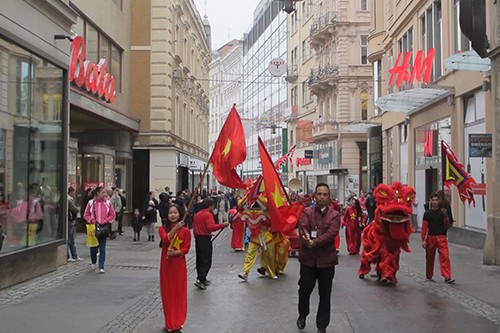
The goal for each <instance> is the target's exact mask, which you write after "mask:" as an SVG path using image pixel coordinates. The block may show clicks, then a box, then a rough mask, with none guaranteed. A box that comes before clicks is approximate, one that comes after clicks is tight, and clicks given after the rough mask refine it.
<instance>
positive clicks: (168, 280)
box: [158, 204, 191, 332]
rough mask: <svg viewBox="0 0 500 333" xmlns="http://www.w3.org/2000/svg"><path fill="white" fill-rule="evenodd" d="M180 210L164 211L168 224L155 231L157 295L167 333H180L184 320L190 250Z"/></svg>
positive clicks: (189, 238) (189, 236) (185, 315)
mask: <svg viewBox="0 0 500 333" xmlns="http://www.w3.org/2000/svg"><path fill="white" fill-rule="evenodd" d="M182 211H183V210H182V209H181V208H180V207H179V206H177V205H174V204H172V205H170V206H169V208H168V209H167V220H168V223H166V224H164V225H162V226H161V227H160V229H159V230H158V232H159V234H160V239H161V259H160V292H161V301H162V305H163V315H164V317H165V329H166V330H167V332H181V329H182V326H183V325H184V322H185V321H186V317H187V268H186V254H187V253H188V252H189V249H190V247H191V232H190V231H189V229H188V228H186V227H185V226H184V221H180V219H181V212H182Z"/></svg>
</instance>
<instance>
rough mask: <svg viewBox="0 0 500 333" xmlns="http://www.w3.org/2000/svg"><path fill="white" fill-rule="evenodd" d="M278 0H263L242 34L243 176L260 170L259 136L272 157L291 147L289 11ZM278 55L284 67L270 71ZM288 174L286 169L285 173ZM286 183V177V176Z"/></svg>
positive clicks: (245, 176) (278, 59)
mask: <svg viewBox="0 0 500 333" xmlns="http://www.w3.org/2000/svg"><path fill="white" fill-rule="evenodd" d="M281 9H282V8H281V7H280V2H279V1H272V0H262V1H261V2H260V3H259V5H258V6H257V8H256V9H255V11H254V21H253V25H252V27H251V28H250V30H249V31H248V32H247V33H246V34H245V35H244V38H243V73H244V81H243V105H242V108H240V109H239V110H238V111H239V113H240V116H241V118H243V119H246V120H244V121H243V124H244V126H245V130H246V132H245V134H246V137H247V159H246V160H245V162H243V165H242V170H241V174H242V176H243V179H244V180H246V179H248V178H252V179H255V178H256V177H257V176H258V175H260V174H261V167H260V155H259V150H258V145H257V142H258V141H257V140H258V137H259V136H260V137H261V138H262V140H263V142H264V145H265V146H266V149H267V151H268V152H269V154H270V155H271V158H272V159H273V160H276V159H278V158H279V157H281V156H282V155H283V153H284V152H285V153H286V152H287V151H288V142H287V141H288V140H287V139H288V135H287V128H286V123H285V119H286V118H287V117H288V116H289V115H290V113H291V107H290V106H289V105H288V102H287V82H286V81H285V76H286V75H285V74H286V65H285V64H286V59H287V14H286V13H285V12H283V11H282V10H281ZM273 59H277V62H278V63H279V64H278V67H280V66H283V69H284V70H283V71H277V72H275V74H274V75H273V74H272V73H271V72H269V64H270V63H271V60H273ZM282 176H283V177H284V178H287V176H288V175H287V174H286V173H282ZM283 180H284V181H285V183H286V179H283Z"/></svg>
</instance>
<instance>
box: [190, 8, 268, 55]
mask: <svg viewBox="0 0 500 333" xmlns="http://www.w3.org/2000/svg"><path fill="white" fill-rule="evenodd" d="M194 2H195V4H196V7H197V8H198V11H199V12H200V15H201V17H202V18H203V16H204V15H205V2H206V4H207V6H206V14H207V16H208V21H209V22H210V26H211V27H212V50H216V49H218V48H219V47H221V46H222V45H224V44H226V43H227V42H229V41H230V40H232V39H242V38H243V33H244V32H246V31H247V30H248V28H249V27H250V26H251V25H252V21H253V11H254V10H255V8H256V7H257V5H258V4H259V0H194Z"/></svg>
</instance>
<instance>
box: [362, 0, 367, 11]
mask: <svg viewBox="0 0 500 333" xmlns="http://www.w3.org/2000/svg"><path fill="white" fill-rule="evenodd" d="M361 10H368V0H361Z"/></svg>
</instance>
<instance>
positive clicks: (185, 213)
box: [182, 160, 210, 222]
mask: <svg viewBox="0 0 500 333" xmlns="http://www.w3.org/2000/svg"><path fill="white" fill-rule="evenodd" d="M209 165H210V160H208V161H207V164H206V165H205V169H204V170H203V173H202V174H201V176H200V181H199V182H198V185H197V186H196V188H195V189H194V192H193V194H192V195H191V199H190V200H189V203H188V206H187V207H186V211H185V212H184V216H183V217H182V221H184V222H185V221H186V218H187V216H188V214H189V210H190V209H191V206H192V205H193V201H194V198H195V197H196V194H198V191H199V190H200V187H201V184H202V183H203V179H204V178H205V174H206V173H207V170H208V166H209Z"/></svg>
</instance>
